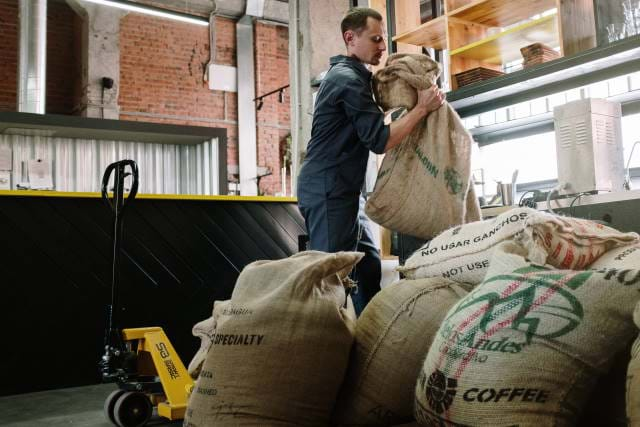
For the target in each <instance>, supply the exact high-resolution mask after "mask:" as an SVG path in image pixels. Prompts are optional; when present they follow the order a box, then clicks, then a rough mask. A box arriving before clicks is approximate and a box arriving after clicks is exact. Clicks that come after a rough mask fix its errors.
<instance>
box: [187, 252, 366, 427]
mask: <svg viewBox="0 0 640 427" xmlns="http://www.w3.org/2000/svg"><path fill="white" fill-rule="evenodd" d="M362 255H363V254H361V253H356V252H338V253H335V254H328V253H323V252H315V251H309V252H301V253H298V254H296V255H293V256H291V257H289V258H286V259H282V260H277V261H257V262H254V263H252V264H249V265H248V266H247V267H245V268H244V270H243V271H242V272H241V273H240V276H239V277H238V280H237V282H236V286H235V288H234V290H233V294H232V295H231V302H230V307H233V310H225V311H222V312H221V313H220V316H219V317H218V321H217V325H216V332H215V335H214V337H213V344H212V346H211V350H210V351H209V353H208V354H207V358H206V360H205V362H204V366H203V368H202V372H201V374H200V377H199V378H198V380H197V381H196V384H195V388H194V390H193V393H192V395H191V398H190V400H189V404H188V409H187V413H186V417H185V424H184V425H185V426H190V427H204V426H231V425H232V426H327V425H328V423H329V419H330V416H331V412H332V410H333V407H334V404H335V400H336V397H337V394H338V390H339V388H340V385H341V383H342V380H343V378H344V373H345V371H346V368H347V364H348V358H349V351H350V349H351V344H352V342H353V336H354V334H355V312H354V310H353V305H350V304H349V305H347V304H348V303H350V302H351V299H350V298H348V297H347V294H346V292H345V286H347V284H346V283H347V282H348V279H347V278H346V276H347V274H348V273H349V271H350V270H351V269H352V267H353V266H354V265H355V264H356V263H357V262H358V261H359V260H360V258H362ZM343 282H344V283H343Z"/></svg>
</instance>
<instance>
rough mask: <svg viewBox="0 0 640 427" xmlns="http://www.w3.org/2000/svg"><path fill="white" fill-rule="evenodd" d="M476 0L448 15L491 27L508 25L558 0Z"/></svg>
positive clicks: (553, 4) (536, 12)
mask: <svg viewBox="0 0 640 427" xmlns="http://www.w3.org/2000/svg"><path fill="white" fill-rule="evenodd" d="M505 3H507V2H505V0H475V1H472V2H471V3H469V4H467V5H464V6H462V7H459V8H457V9H455V10H451V11H449V12H448V14H447V15H448V16H452V17H455V18H458V19H464V20H465V21H472V22H476V23H479V24H483V25H488V26H491V27H506V26H508V25H511V24H515V23H516V22H519V21H524V20H525V19H528V18H530V17H532V16H533V15H536V14H538V13H541V12H544V11H546V10H549V9H553V8H554V7H556V0H511V1H509V2H508V6H506V7H505Z"/></svg>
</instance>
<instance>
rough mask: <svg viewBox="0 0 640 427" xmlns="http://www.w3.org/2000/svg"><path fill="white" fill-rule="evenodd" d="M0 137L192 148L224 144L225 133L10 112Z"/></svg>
mask: <svg viewBox="0 0 640 427" xmlns="http://www.w3.org/2000/svg"><path fill="white" fill-rule="evenodd" d="M0 134H12V135H34V136H49V137H53V138H81V139H102V140H108V141H111V140H117V141H134V142H150V143H156V144H187V145H192V144H200V143H201V142H203V141H208V140H210V139H212V138H221V139H225V140H226V136H227V131H226V129H224V128H212V127H206V126H182V125H170V124H161V123H144V122H134V121H128V120H108V119H95V118H88V117H80V116H65V115H60V114H32V113H19V112H12V111H10V112H0Z"/></svg>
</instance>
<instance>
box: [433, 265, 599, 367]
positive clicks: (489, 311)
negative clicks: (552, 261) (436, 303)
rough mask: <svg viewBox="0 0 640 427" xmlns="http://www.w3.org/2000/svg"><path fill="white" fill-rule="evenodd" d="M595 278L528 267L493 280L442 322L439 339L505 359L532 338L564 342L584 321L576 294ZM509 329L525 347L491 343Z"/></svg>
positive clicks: (504, 341)
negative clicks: (496, 353)
mask: <svg viewBox="0 0 640 427" xmlns="http://www.w3.org/2000/svg"><path fill="white" fill-rule="evenodd" d="M592 275H593V271H580V272H566V271H565V272H558V271H553V270H547V269H546V268H544V267H539V266H528V267H524V268H520V269H518V270H515V271H514V272H513V273H509V274H502V275H498V276H494V277H492V278H490V279H487V280H486V281H485V282H484V283H483V285H482V286H481V287H479V288H477V289H476V290H475V291H473V292H472V293H471V294H469V295H468V296H467V298H465V299H464V300H463V301H461V302H460V303H459V304H458V305H457V306H456V307H454V309H453V310H452V312H450V314H449V315H448V316H447V318H446V319H445V321H444V322H443V326H442V328H441V329H440V333H441V336H442V337H443V338H445V339H447V340H448V342H449V344H455V345H457V346H465V347H469V348H473V349H478V350H489V351H500V352H503V353H518V352H520V351H521V349H522V346H524V345H527V344H530V343H531V339H532V338H533V337H534V336H535V337H539V338H547V339H549V338H557V337H560V336H563V335H565V334H567V333H569V332H570V331H572V330H573V329H575V328H576V327H577V326H578V325H579V324H580V322H581V321H582V319H583V317H584V311H583V308H582V304H581V303H580V301H578V299H577V298H576V297H575V295H573V293H572V291H574V290H576V289H578V288H579V287H580V286H582V285H583V284H584V283H585V282H586V281H587V280H588V279H589V278H590V277H591V276H592ZM506 328H509V329H513V330H517V331H519V332H523V333H524V335H525V340H524V342H520V343H517V342H508V340H507V339H506V338H502V339H496V337H492V335H494V334H495V333H496V332H498V331H499V330H503V329H506ZM452 350H453V349H452ZM454 354H456V352H455V351H453V352H452V355H454Z"/></svg>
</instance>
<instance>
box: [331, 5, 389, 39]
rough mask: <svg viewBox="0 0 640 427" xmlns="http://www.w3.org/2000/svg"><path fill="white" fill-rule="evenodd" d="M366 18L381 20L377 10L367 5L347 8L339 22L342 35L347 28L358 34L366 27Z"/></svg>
mask: <svg viewBox="0 0 640 427" xmlns="http://www.w3.org/2000/svg"><path fill="white" fill-rule="evenodd" d="M367 18H373V19H376V20H378V21H382V15H380V13H378V11H377V10H374V9H371V8H369V7H352V8H351V9H349V12H347V14H346V15H345V16H344V18H343V19H342V22H341V23H340V29H341V30H342V36H343V37H344V33H345V32H347V31H348V30H352V31H354V32H355V33H356V34H360V33H361V32H362V31H363V30H364V29H365V28H367Z"/></svg>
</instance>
